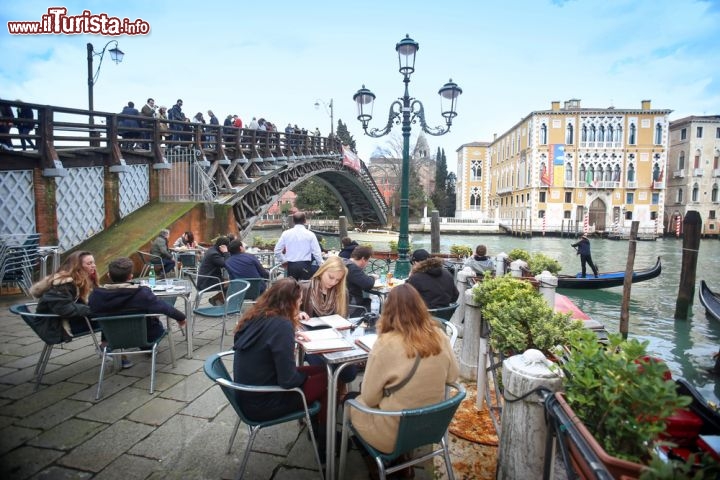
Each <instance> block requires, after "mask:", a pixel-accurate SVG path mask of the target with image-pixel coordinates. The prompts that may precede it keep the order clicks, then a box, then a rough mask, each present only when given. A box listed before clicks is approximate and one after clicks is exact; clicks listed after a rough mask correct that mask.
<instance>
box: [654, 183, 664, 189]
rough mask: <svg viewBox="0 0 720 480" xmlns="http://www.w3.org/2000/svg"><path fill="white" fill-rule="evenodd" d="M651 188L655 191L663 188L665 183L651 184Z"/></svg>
mask: <svg viewBox="0 0 720 480" xmlns="http://www.w3.org/2000/svg"><path fill="white" fill-rule="evenodd" d="M653 188H655V189H661V188H665V182H653Z"/></svg>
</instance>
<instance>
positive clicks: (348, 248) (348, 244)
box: [338, 237, 358, 258]
mask: <svg viewBox="0 0 720 480" xmlns="http://www.w3.org/2000/svg"><path fill="white" fill-rule="evenodd" d="M340 245H341V246H342V248H341V249H340V253H338V257H340V258H350V257H351V255H352V251H353V250H355V247H357V246H358V243H357V242H356V241H355V240H353V239H352V238H350V237H343V238H342V240H340Z"/></svg>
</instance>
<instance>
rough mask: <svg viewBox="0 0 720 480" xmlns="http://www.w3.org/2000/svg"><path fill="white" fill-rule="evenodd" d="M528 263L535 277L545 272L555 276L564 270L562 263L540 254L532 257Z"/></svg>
mask: <svg viewBox="0 0 720 480" xmlns="http://www.w3.org/2000/svg"><path fill="white" fill-rule="evenodd" d="M527 262H528V268H529V269H530V273H532V275H533V276H535V275H539V274H541V273H542V272H543V271H548V272H550V273H552V274H553V275H557V274H558V272H559V271H560V270H562V266H561V265H560V262H558V261H557V260H555V259H554V258H550V257H548V256H547V255H545V254H543V253H539V252H536V253H533V254H532V255H530V260H527Z"/></svg>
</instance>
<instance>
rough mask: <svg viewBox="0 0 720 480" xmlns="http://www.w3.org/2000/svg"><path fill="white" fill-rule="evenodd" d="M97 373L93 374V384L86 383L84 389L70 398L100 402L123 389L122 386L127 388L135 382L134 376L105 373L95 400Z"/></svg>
mask: <svg viewBox="0 0 720 480" xmlns="http://www.w3.org/2000/svg"><path fill="white" fill-rule="evenodd" d="M97 375H98V374H95V383H94V384H91V385H88V386H87V388H86V389H85V390H81V391H79V392H78V393H76V394H75V395H73V396H72V397H70V398H71V399H72V400H79V401H82V402H93V403H96V402H98V401H100V402H102V401H103V400H105V399H107V398H110V397H112V396H113V395H114V394H116V393H117V392H119V391H121V390H123V389H124V388H127V387H129V386H131V385H133V384H134V383H137V378H135V377H129V376H127V375H124V374H119V375H116V374H114V373H110V374H109V375H108V374H107V373H106V374H105V378H103V384H102V391H101V392H100V400H95V395H96V394H97V381H98V378H97Z"/></svg>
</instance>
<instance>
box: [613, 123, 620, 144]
mask: <svg viewBox="0 0 720 480" xmlns="http://www.w3.org/2000/svg"><path fill="white" fill-rule="evenodd" d="M613 142H615V143H620V142H622V127H621V126H619V125H618V127H617V128H616V129H615V135H614V136H613Z"/></svg>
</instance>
